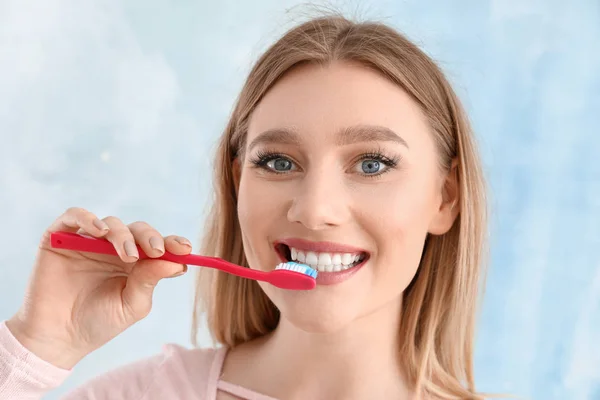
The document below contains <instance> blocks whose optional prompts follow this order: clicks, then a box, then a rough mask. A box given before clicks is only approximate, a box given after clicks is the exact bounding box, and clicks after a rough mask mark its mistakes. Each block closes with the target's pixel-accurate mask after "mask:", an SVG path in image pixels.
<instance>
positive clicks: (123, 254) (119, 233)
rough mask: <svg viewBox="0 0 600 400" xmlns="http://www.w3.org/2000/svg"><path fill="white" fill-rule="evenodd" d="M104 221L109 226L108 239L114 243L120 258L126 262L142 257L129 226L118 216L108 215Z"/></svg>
mask: <svg viewBox="0 0 600 400" xmlns="http://www.w3.org/2000/svg"><path fill="white" fill-rule="evenodd" d="M102 221H104V222H105V223H106V225H108V228H109V231H108V233H107V234H106V239H107V240H108V241H109V242H111V243H112V244H113V246H114V247H115V250H116V251H117V254H118V255H119V258H120V259H121V260H123V262H126V263H133V262H136V261H137V260H138V259H139V258H140V254H139V252H138V249H137V247H136V245H135V239H134V237H133V234H132V233H131V231H130V230H129V228H128V227H127V226H126V225H125V224H124V223H123V222H122V221H121V220H120V219H119V218H117V217H112V216H111V217H106V218H103V219H102Z"/></svg>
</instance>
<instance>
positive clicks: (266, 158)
mask: <svg viewBox="0 0 600 400" xmlns="http://www.w3.org/2000/svg"><path fill="white" fill-rule="evenodd" d="M279 158H283V159H286V160H288V161H290V162H292V163H295V162H294V161H293V160H291V159H290V158H289V157H288V156H286V155H285V154H282V153H278V152H271V151H264V150H261V151H258V152H257V153H256V155H255V156H254V158H252V159H251V160H250V162H251V163H252V164H253V165H254V166H255V167H257V168H262V169H264V170H265V171H267V172H270V173H273V174H278V175H283V174H287V173H289V172H282V171H275V170H273V169H270V168H268V167H267V163H268V162H270V161H273V160H277V159H279ZM366 160H374V161H378V162H380V163H382V164H383V165H385V166H386V168H385V169H384V170H383V171H382V172H379V173H376V174H362V176H364V177H366V178H378V177H380V176H381V175H383V174H385V173H386V172H389V171H391V170H393V169H395V168H396V167H397V166H398V163H399V162H400V157H398V156H386V155H385V154H384V152H383V151H382V150H381V149H376V150H374V151H369V152H366V153H363V154H361V155H360V156H359V157H358V159H357V160H356V162H359V161H366Z"/></svg>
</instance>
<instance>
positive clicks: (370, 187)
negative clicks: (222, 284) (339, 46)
mask: <svg viewBox="0 0 600 400" xmlns="http://www.w3.org/2000/svg"><path fill="white" fill-rule="evenodd" d="M250 122H251V123H250V127H249V132H248V141H247V142H248V143H249V147H248V148H247V149H246V156H245V157H244V159H238V160H236V162H235V163H234V169H235V171H236V188H237V190H238V195H239V209H238V212H239V219H240V224H241V228H242V234H243V241H244V246H245V251H246V253H247V258H248V261H249V263H250V266H251V267H252V268H256V269H264V270H270V269H272V268H274V266H275V265H276V264H277V263H278V262H279V259H278V258H277V255H276V253H275V250H274V247H273V241H276V240H278V239H282V238H286V237H297V238H302V239H308V240H312V241H333V242H338V243H343V244H347V245H352V246H355V247H359V248H361V249H363V250H364V251H365V252H367V253H368V254H369V260H368V261H367V262H366V264H365V265H364V266H363V267H362V269H360V270H359V271H358V272H357V273H356V274H355V275H353V276H352V278H350V279H349V280H347V281H345V282H343V283H340V284H337V285H330V286H320V287H317V289H315V290H313V291H310V292H288V291H283V290H280V289H276V288H274V287H272V286H270V285H263V286H262V287H263V289H264V291H265V292H266V293H267V295H268V296H269V297H270V298H271V299H272V300H273V302H274V303H275V304H276V305H277V307H278V308H279V309H280V310H281V314H282V318H281V323H280V324H279V326H278V327H277V329H276V330H275V331H274V332H273V333H272V334H269V335H267V336H265V337H263V338H260V339H258V340H255V341H252V342H249V343H246V344H244V345H241V346H238V347H236V348H234V349H232V350H231V351H230V353H229V355H228V357H227V359H226V361H225V365H224V370H223V378H224V379H226V380H228V381H230V382H232V383H237V384H240V385H243V386H246V387H247V388H250V389H253V390H255V391H258V392H262V393H266V394H269V395H271V396H274V397H277V398H282V399H306V398H314V399H330V398H344V399H350V400H351V399H360V398H362V399H364V398H409V397H410V396H411V395H410V392H409V390H408V389H407V385H406V384H405V382H404V379H403V377H402V372H401V362H400V361H399V359H398V357H397V356H396V354H397V351H396V350H397V333H398V326H399V317H400V309H401V294H402V292H403V290H404V289H405V288H406V286H407V285H408V284H409V283H410V281H411V280H412V279H413V277H414V275H415V273H416V270H417V267H418V264H419V258H420V255H421V252H422V249H423V243H424V240H425V237H426V235H427V233H431V234H443V233H444V232H446V231H447V230H448V229H449V228H450V227H451V226H452V223H453V221H454V219H455V218H456V214H457V210H456V209H454V208H453V207H452V206H451V204H453V203H455V202H456V200H457V196H458V193H457V189H456V182H455V181H454V179H453V177H454V176H455V174H452V173H451V174H445V173H443V172H442V171H440V170H439V168H438V162H437V154H436V151H435V146H434V143H433V141H432V138H431V134H430V132H429V127H428V126H427V123H426V121H425V118H424V116H423V115H422V113H421V111H420V110H419V109H418V107H417V106H416V105H415V104H414V103H413V102H412V100H411V99H410V98H409V97H408V96H407V95H406V94H405V93H404V92H403V91H402V90H401V89H399V88H398V87H397V86H395V85H393V84H391V83H390V82H389V81H387V80H386V79H384V78H383V77H381V76H380V75H378V74H377V73H375V72H373V71H370V70H367V69H365V68H362V67H359V66H356V65H349V64H332V65H330V66H328V67H317V66H305V67H302V68H299V69H296V70H294V71H292V72H291V73H289V74H288V75H287V76H286V77H284V78H283V79H282V80H281V81H279V82H278V83H277V84H276V85H275V86H274V87H273V88H272V89H271V90H270V91H269V93H268V94H267V95H266V96H265V98H264V99H263V100H262V102H261V103H260V105H259V106H258V107H257V109H256V110H255V112H254V113H253V115H252V118H251V121H250ZM357 125H361V126H362V127H363V128H364V127H365V126H378V127H380V128H381V127H384V128H386V132H388V139H389V138H390V131H393V132H394V133H393V136H391V137H392V138H395V140H391V141H390V140H385V141H381V140H379V141H377V142H373V141H372V140H369V141H364V140H363V141H360V142H354V143H350V144H348V143H345V144H340V143H339V140H338V139H339V138H338V132H339V131H340V130H341V129H349V128H352V127H355V126H357ZM284 128H286V129H293V130H295V133H296V140H295V142H294V143H273V142H269V143H267V142H265V141H264V140H263V141H262V143H261V144H259V145H257V146H254V147H252V148H250V146H251V143H252V142H254V141H255V140H256V139H257V138H259V137H263V138H264V136H261V135H262V134H263V133H264V132H265V131H268V130H272V129H279V130H281V129H284ZM363 131H364V129H363ZM380 131H381V129H380ZM349 136H353V135H348V134H346V135H345V136H344V137H346V138H347V137H349ZM354 136H356V135H354ZM279 137H281V135H279ZM399 137H401V138H402V140H399V139H398V138H399ZM363 139H364V138H363ZM370 139H373V135H371V138H370ZM266 150H269V151H277V152H279V153H283V154H285V157H286V159H289V160H290V161H293V165H294V168H293V169H292V171H291V172H290V173H284V174H279V175H277V174H273V173H272V172H269V169H268V168H267V169H265V168H259V167H257V166H256V164H253V163H252V160H255V159H256V156H257V153H258V152H260V151H263V152H264V151H266ZM379 150H380V151H382V152H383V153H384V155H385V156H387V157H389V158H392V159H397V160H398V162H397V165H396V166H395V167H394V168H389V169H388V170H387V171H388V172H386V173H383V174H381V176H379V177H377V178H372V177H367V176H365V174H364V173H363V170H362V166H363V165H364V164H363V161H366V162H367V163H369V160H359V158H360V156H361V155H362V154H364V153H365V152H374V151H379ZM270 165H272V163H271V164H270ZM286 165H287V164H286ZM370 165H371V166H373V163H372V162H371V163H370ZM369 171H370V170H369ZM59 230H61V231H70V232H80V233H86V234H88V235H91V236H94V237H99V238H102V237H103V238H106V239H107V240H109V241H110V242H111V243H112V244H113V245H114V247H115V249H116V250H117V252H118V257H113V256H102V255H94V254H90V253H79V252H73V251H64V250H57V249H53V248H51V247H50V240H49V239H50V234H51V233H52V232H54V231H59ZM135 244H137V245H139V246H140V247H141V248H142V249H143V250H144V252H145V253H146V254H148V255H149V256H150V257H152V258H156V257H159V256H160V255H162V254H163V253H164V251H165V250H167V251H169V252H171V253H175V254H189V253H190V251H191V249H192V246H191V244H190V242H189V240H187V239H186V238H183V237H180V236H166V237H165V236H162V235H161V234H160V233H159V232H158V231H157V230H156V229H154V228H153V227H152V226H151V225H150V224H148V223H146V222H134V223H132V224H127V225H126V224H125V223H124V222H123V221H121V220H120V219H119V218H117V217H114V216H110V217H106V218H103V219H99V218H98V217H97V216H96V215H95V214H94V213H92V212H90V211H88V210H84V209H81V208H70V209H68V210H67V211H66V212H65V213H64V214H62V215H61V216H59V217H58V218H57V219H56V221H55V222H53V223H52V225H51V226H49V227H48V229H47V230H46V231H45V232H44V234H43V235H42V238H41V241H40V245H39V249H38V254H37V257H36V261H35V264H34V268H33V272H32V275H31V278H30V280H29V285H28V288H27V292H26V295H25V300H24V302H23V304H22V306H21V308H20V309H19V310H18V312H17V313H16V314H15V315H14V316H13V317H12V318H11V319H10V320H9V321H7V325H8V328H9V329H10V330H11V332H12V333H13V334H14V336H15V337H16V338H17V340H19V341H20V342H21V343H22V344H23V345H24V346H25V347H26V348H28V349H29V350H30V351H32V352H33V353H34V354H36V355H37V356H38V357H40V358H42V359H44V360H46V361H48V362H49V363H52V364H54V365H56V366H58V367H61V368H65V369H70V368H72V367H73V366H75V365H76V364H77V363H78V362H79V361H80V360H81V359H82V358H84V357H85V356H86V355H87V354H89V353H91V352H92V351H94V350H95V349H97V348H99V347H101V346H102V345H104V344H105V343H107V342H108V341H109V340H111V339H112V338H114V337H115V336H117V335H118V334H120V333H121V332H123V331H124V330H125V329H127V328H128V327H129V326H131V325H133V324H134V323H136V322H137V321H139V320H141V319H142V318H144V317H145V316H146V315H148V313H149V312H150V309H151V307H152V294H153V291H154V288H155V287H156V285H157V284H158V283H159V282H160V280H161V279H165V278H168V277H173V276H178V275H181V274H183V273H185V272H186V270H187V267H186V266H185V265H180V264H175V263H171V262H166V261H159V260H142V261H138V258H137V253H136V250H135ZM365 346H366V347H365ZM362 349H365V350H366V351H360V350H362ZM357 350H359V351H357ZM273 377H276V379H273ZM316 377H317V378H322V380H321V379H316ZM219 398H220V399H227V398H228V397H227V395H226V394H224V393H220V394H219Z"/></svg>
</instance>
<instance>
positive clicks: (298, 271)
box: [268, 261, 317, 290]
mask: <svg viewBox="0 0 600 400" xmlns="http://www.w3.org/2000/svg"><path fill="white" fill-rule="evenodd" d="M268 275H269V283H271V284H272V285H274V286H277V287H279V288H282V289H289V290H311V289H314V288H315V287H316V286H317V281H316V278H317V271H316V270H315V269H313V268H311V267H309V266H308V265H305V264H300V263H297V262H291V261H290V262H285V263H281V264H279V265H277V267H275V270H274V271H271V272H270V273H269V274H268Z"/></svg>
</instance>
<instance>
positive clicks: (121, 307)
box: [7, 208, 192, 369]
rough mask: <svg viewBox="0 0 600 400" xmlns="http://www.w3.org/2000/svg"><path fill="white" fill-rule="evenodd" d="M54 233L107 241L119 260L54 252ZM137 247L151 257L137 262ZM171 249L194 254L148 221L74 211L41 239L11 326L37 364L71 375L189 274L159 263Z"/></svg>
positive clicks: (181, 268) (185, 242) (186, 242)
mask: <svg viewBox="0 0 600 400" xmlns="http://www.w3.org/2000/svg"><path fill="white" fill-rule="evenodd" d="M55 231H69V232H77V233H85V234H87V235H90V236H94V237H98V238H99V237H104V238H106V239H107V240H108V241H109V242H111V243H112V244H113V245H114V247H115V249H116V251H117V253H118V254H119V256H118V257H117V256H109V255H100V254H93V253H81V252H76V251H71V250H62V249H54V248H52V247H51V246H50V234H51V233H52V232H55ZM135 244H138V245H139V246H140V247H141V248H142V249H143V250H144V252H145V253H146V254H147V255H148V256H149V257H151V258H150V259H145V260H141V261H138V257H139V255H138V251H137V248H136V246H135ZM165 249H166V250H167V251H169V252H171V253H174V254H189V253H190V252H191V250H192V245H191V243H190V241H189V240H187V239H185V238H182V237H179V236H168V237H164V238H163V236H162V235H161V234H160V233H158V232H157V231H156V230H155V229H154V228H152V227H151V226H150V225H148V224H147V223H145V222H135V223H132V224H130V225H125V224H124V223H123V222H121V220H119V219H118V218H116V217H107V218H104V219H102V220H100V219H98V218H97V217H96V216H95V215H94V214H92V213H91V212H89V211H86V210H84V209H81V208H70V209H68V210H67V211H66V212H65V213H64V214H63V215H62V216H60V217H59V218H58V219H57V220H56V221H55V222H54V223H53V224H52V225H51V226H50V227H49V228H48V229H47V230H46V232H44V234H43V236H42V240H41V243H40V245H39V251H38V254H37V257H36V261H35V265H34V269H33V273H32V276H31V278H30V282H29V285H28V288H27V292H26V296H25V300H24V302H23V305H22V306H21V308H20V309H19V311H18V312H17V313H16V314H15V315H14V316H13V317H12V318H11V319H10V320H9V321H7V326H8V328H9V329H10V331H11V332H12V333H13V335H15V337H16V338H17V340H19V341H20V342H21V343H22V344H23V345H24V346H25V347H26V348H28V349H29V350H30V351H32V352H33V353H34V354H36V355H37V356H38V357H40V358H42V359H44V360H46V361H48V362H50V363H52V364H54V365H56V366H57V367H60V368H64V369H70V368H72V367H73V366H74V365H75V364H76V363H77V362H79V361H80V360H81V359H82V358H83V357H85V356H86V355H87V354H89V353H91V352H92V351H94V350H96V349H97V348H99V347H101V346H102V345H104V344H105V343H107V342H108V341H109V340H111V339H112V338H114V337H115V336H117V335H118V334H119V333H121V332H123V331H124V330H125V329H127V328H128V327H130V326H131V325H133V324H134V323H136V322H137V321H139V320H141V319H142V318H144V317H145V316H147V315H148V313H149V312H150V309H151V307H152V294H153V291H154V288H155V287H156V285H157V284H158V282H159V281H160V280H161V279H163V278H167V277H172V276H177V275H181V274H183V273H185V272H186V271H187V266H186V265H182V264H176V263H172V262H169V261H163V260H153V259H152V258H155V257H160V256H161V255H162V254H163V253H164V251H165Z"/></svg>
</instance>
